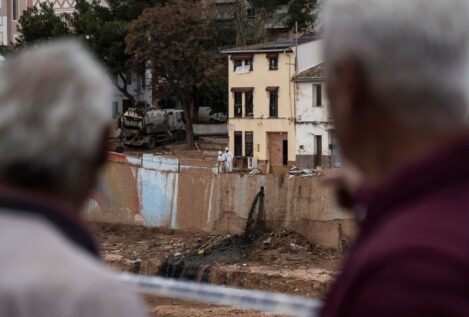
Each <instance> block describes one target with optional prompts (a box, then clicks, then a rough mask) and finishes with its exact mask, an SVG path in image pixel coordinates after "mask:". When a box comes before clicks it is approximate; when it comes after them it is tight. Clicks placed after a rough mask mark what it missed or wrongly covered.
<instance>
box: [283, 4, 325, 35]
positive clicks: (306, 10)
mask: <svg viewBox="0 0 469 317" xmlns="http://www.w3.org/2000/svg"><path fill="white" fill-rule="evenodd" d="M318 6H319V1H318V0H292V1H290V3H289V4H288V25H289V27H290V28H294V27H295V24H296V23H297V24H298V31H299V32H301V33H304V32H311V31H313V29H314V24H315V22H316V16H317V12H318Z"/></svg>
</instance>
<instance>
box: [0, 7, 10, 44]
mask: <svg viewBox="0 0 469 317" xmlns="http://www.w3.org/2000/svg"><path fill="white" fill-rule="evenodd" d="M0 3H1V2H0ZM0 45H8V18H7V16H0Z"/></svg>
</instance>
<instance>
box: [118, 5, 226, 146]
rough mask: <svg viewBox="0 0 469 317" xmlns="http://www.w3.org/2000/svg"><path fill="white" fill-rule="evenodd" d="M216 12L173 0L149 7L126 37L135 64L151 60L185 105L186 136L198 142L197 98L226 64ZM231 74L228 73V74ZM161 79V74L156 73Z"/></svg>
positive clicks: (155, 69)
mask: <svg viewBox="0 0 469 317" xmlns="http://www.w3.org/2000/svg"><path fill="white" fill-rule="evenodd" d="M211 20H212V19H211V15H210V12H209V11H208V10H207V9H206V7H204V6H202V4H201V3H200V2H199V1H191V0H173V1H169V2H168V3H167V4H166V5H157V6H155V7H153V8H148V9H145V10H144V12H143V14H142V15H141V16H140V17H139V18H138V19H137V20H136V21H134V22H133V23H132V24H131V26H130V29H129V34H128V36H127V38H126V43H127V50H126V52H127V53H128V54H130V55H131V56H132V63H133V65H141V64H142V63H146V62H148V61H149V62H150V64H151V68H152V70H153V74H157V75H158V76H157V78H158V79H157V80H158V81H159V82H163V83H165V85H167V86H168V87H169V91H170V92H171V93H172V94H173V95H174V96H175V97H176V98H177V101H178V103H179V104H180V105H182V107H183V109H184V116H185V119H186V140H187V143H188V145H189V147H190V148H193V147H194V133H193V128H192V122H193V119H194V118H195V116H196V106H195V98H196V96H197V93H198V91H199V89H201V87H203V86H204V85H206V84H208V83H209V82H210V81H211V80H212V78H214V75H216V74H219V73H220V71H222V70H223V67H221V68H219V66H218V65H221V64H224V63H214V60H216V58H217V57H218V56H219V55H218V52H217V47H216V41H214V40H213V39H214V38H216V30H215V29H214V28H213V27H212V24H211V23H210V22H211ZM225 75H226V74H225ZM154 79H155V78H154Z"/></svg>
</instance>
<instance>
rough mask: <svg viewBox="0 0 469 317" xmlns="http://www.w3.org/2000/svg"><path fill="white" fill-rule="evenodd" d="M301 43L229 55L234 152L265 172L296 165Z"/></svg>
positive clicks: (236, 50)
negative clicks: (296, 76) (296, 77)
mask: <svg viewBox="0 0 469 317" xmlns="http://www.w3.org/2000/svg"><path fill="white" fill-rule="evenodd" d="M295 44H296V43H295V41H294V40H286V41H281V42H274V43H263V44H256V45H251V46H245V47H238V48H233V49H228V50H224V51H223V53H225V54H227V55H228V63H229V67H228V71H229V91H230V93H229V102H228V107H229V112H228V124H229V131H228V133H229V147H230V150H231V151H232V152H233V153H234V155H235V157H253V158H254V159H255V160H257V164H258V167H259V168H260V169H261V170H263V171H264V172H269V171H273V172H275V171H283V170H285V168H286V167H287V166H288V165H291V164H293V162H294V161H295V156H296V153H295V146H296V145H295V105H294V96H295V91H294V88H295V86H294V83H293V82H292V80H291V79H292V76H293V75H294V74H295Z"/></svg>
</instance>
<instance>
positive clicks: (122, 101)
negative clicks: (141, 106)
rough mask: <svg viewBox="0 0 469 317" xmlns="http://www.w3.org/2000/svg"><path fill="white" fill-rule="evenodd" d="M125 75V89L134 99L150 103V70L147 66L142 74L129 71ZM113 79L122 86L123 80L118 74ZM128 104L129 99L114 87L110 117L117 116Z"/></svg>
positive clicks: (125, 109) (124, 110)
mask: <svg viewBox="0 0 469 317" xmlns="http://www.w3.org/2000/svg"><path fill="white" fill-rule="evenodd" d="M125 77H126V83H125V84H127V90H128V92H129V93H130V94H131V95H132V96H133V97H134V98H135V101H136V102H144V103H146V104H149V105H151V104H152V102H153V100H152V98H153V97H152V87H151V85H152V77H151V70H150V69H149V68H147V69H146V71H145V72H144V73H142V74H137V73H130V74H127V75H126V76H125ZM115 80H116V81H117V85H118V86H120V87H122V86H124V82H123V80H122V79H121V78H120V76H116V78H115ZM129 106H130V100H129V99H128V98H127V97H126V96H125V95H124V94H123V93H122V92H121V91H119V90H118V89H117V88H116V89H115V93H114V96H113V101H112V117H113V118H117V117H118V116H120V115H121V114H123V113H124V112H126V111H127V109H128V108H129Z"/></svg>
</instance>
